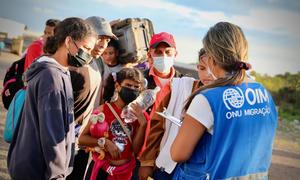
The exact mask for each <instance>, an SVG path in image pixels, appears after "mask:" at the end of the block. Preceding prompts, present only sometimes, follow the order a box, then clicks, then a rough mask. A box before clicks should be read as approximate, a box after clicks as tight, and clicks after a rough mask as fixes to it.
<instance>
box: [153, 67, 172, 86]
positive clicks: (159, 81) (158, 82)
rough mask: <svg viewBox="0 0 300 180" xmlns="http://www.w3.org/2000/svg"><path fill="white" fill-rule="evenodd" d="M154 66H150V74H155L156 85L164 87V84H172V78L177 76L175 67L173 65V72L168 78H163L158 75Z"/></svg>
mask: <svg viewBox="0 0 300 180" xmlns="http://www.w3.org/2000/svg"><path fill="white" fill-rule="evenodd" d="M153 68H154V67H151V68H150V71H149V75H151V76H153V79H154V82H155V84H156V85H158V86H159V87H160V89H163V87H164V86H166V85H169V84H170V80H171V79H173V77H174V76H175V69H174V67H171V72H170V73H171V74H170V76H169V77H168V78H161V77H159V76H158V75H156V74H155V72H154V69H153Z"/></svg>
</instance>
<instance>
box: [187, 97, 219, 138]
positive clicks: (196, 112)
mask: <svg viewBox="0 0 300 180" xmlns="http://www.w3.org/2000/svg"><path fill="white" fill-rule="evenodd" d="M186 113H187V114H188V115H190V116H191V117H193V118H194V119H196V120H197V121H198V122H200V123H201V124H202V125H203V126H205V127H206V128H207V131H208V132H209V133H210V134H213V127H214V116H213V113H212V110H211V107H210V105H209V103H208V101H207V99H206V97H204V96H203V95H202V94H198V95H196V96H195V97H194V99H193V100H192V102H191V104H190V106H189V108H188V110H187V112H186Z"/></svg>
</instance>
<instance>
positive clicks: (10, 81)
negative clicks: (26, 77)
mask: <svg viewBox="0 0 300 180" xmlns="http://www.w3.org/2000/svg"><path fill="white" fill-rule="evenodd" d="M25 57H26V56H24V57H23V58H21V59H20V60H17V61H15V62H14V63H12V65H11V66H10V67H9V68H8V69H7V72H6V74H5V77H4V80H3V91H2V93H1V96H2V102H3V105H4V107H5V109H8V107H9V105H10V103H11V101H12V99H13V98H14V96H15V94H16V93H17V92H18V91H19V90H20V89H22V88H23V87H24V82H23V79H22V75H23V73H24V65H25Z"/></svg>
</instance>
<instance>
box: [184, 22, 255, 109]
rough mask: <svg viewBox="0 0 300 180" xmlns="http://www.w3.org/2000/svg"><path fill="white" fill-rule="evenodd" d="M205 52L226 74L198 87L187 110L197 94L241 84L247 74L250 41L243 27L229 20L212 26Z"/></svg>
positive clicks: (189, 101)
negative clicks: (206, 90)
mask: <svg viewBox="0 0 300 180" xmlns="http://www.w3.org/2000/svg"><path fill="white" fill-rule="evenodd" d="M202 43H203V46H204V49H205V52H206V54H207V56H208V57H209V58H212V59H213V60H214V62H215V64H216V65H217V66H219V67H221V68H222V69H224V70H225V72H226V76H225V77H223V78H219V79H217V80H216V81H214V82H213V83H212V84H209V85H207V86H202V87H200V88H199V89H197V90H196V91H195V92H194V93H193V94H192V95H191V96H190V97H189V98H188V100H187V102H186V104H185V107H184V110H187V108H188V107H189V105H190V104H191V101H192V99H193V98H194V97H195V95H197V94H199V93H200V91H203V90H205V89H208V88H214V87H218V86H226V85H236V84H240V83H241V82H242V81H243V80H244V78H245V76H246V72H245V70H247V69H249V68H250V65H249V64H248V63H245V62H246V61H247V60H248V42H247V40H246V38H245V36H244V33H243V31H242V29H241V28H240V27H239V26H237V25H234V24H232V23H229V22H219V23H217V24H215V25H214V26H213V27H211V28H210V29H209V30H208V32H207V33H206V35H205V36H204V38H203V40H202Z"/></svg>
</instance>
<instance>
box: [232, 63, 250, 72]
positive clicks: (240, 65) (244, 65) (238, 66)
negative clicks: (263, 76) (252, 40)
mask: <svg viewBox="0 0 300 180" xmlns="http://www.w3.org/2000/svg"><path fill="white" fill-rule="evenodd" d="M251 68H252V66H251V64H249V63H246V62H243V61H238V62H236V64H235V69H236V70H238V69H245V70H249V69H251Z"/></svg>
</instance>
